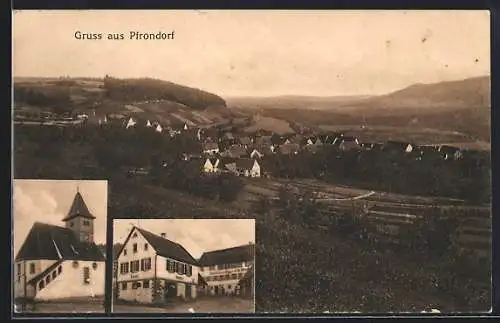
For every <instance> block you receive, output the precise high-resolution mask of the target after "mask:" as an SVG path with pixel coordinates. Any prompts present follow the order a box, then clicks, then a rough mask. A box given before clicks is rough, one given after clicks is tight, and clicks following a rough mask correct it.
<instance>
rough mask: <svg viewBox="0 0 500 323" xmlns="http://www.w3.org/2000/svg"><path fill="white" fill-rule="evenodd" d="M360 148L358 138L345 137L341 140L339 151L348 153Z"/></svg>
mask: <svg viewBox="0 0 500 323" xmlns="http://www.w3.org/2000/svg"><path fill="white" fill-rule="evenodd" d="M359 148H360V145H359V140H358V138H356V137H351V136H343V137H342V138H341V139H340V143H339V149H340V150H342V151H348V150H353V149H359Z"/></svg>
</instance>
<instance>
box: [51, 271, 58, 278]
mask: <svg viewBox="0 0 500 323" xmlns="http://www.w3.org/2000/svg"><path fill="white" fill-rule="evenodd" d="M56 276H57V271H56V270H54V271H53V272H52V279H55V278H56Z"/></svg>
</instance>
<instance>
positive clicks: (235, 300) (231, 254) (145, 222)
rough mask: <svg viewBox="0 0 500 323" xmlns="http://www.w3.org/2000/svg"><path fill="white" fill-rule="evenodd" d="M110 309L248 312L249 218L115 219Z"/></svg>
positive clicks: (250, 284)
mask: <svg viewBox="0 0 500 323" xmlns="http://www.w3.org/2000/svg"><path fill="white" fill-rule="evenodd" d="M113 239H114V245H113V250H114V252H113V253H114V255H113V256H114V272H113V305H112V311H113V312H115V313H137V312H139V313H140V312H156V313H253V312H254V311H255V306H254V303H255V292H254V291H255V278H254V273H255V266H254V264H255V220H254V219H119V220H118V219H115V220H114V223H113Z"/></svg>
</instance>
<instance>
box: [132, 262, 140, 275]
mask: <svg viewBox="0 0 500 323" xmlns="http://www.w3.org/2000/svg"><path fill="white" fill-rule="evenodd" d="M138 271H139V260H134V261H131V262H130V272H131V273H136V272H138Z"/></svg>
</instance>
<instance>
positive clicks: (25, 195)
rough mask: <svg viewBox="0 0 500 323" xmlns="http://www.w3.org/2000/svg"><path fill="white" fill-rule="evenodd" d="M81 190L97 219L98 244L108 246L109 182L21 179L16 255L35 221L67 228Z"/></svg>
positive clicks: (16, 192)
mask: <svg viewBox="0 0 500 323" xmlns="http://www.w3.org/2000/svg"><path fill="white" fill-rule="evenodd" d="M77 187H78V189H79V191H80V194H81V195H82V197H83V200H84V201H85V203H86V204H87V207H88V209H89V211H90V213H92V214H93V215H94V216H95V217H96V219H95V220H94V241H95V242H96V243H97V244H100V243H106V217H107V209H108V205H107V203H108V184H107V181H74V180H20V179H15V180H14V184H13V190H14V194H13V201H14V203H13V209H14V210H13V214H14V216H13V222H14V233H13V235H14V255H16V254H17V252H18V251H19V249H20V248H21V245H22V244H23V242H24V240H25V239H26V236H27V235H28V232H29V231H30V230H31V227H32V226H33V224H34V223H35V222H37V221H38V222H43V223H48V224H53V225H57V226H61V227H64V222H62V219H63V218H64V217H65V216H66V215H67V213H68V212H69V209H70V208H71V204H72V203H73V199H74V197H75V194H76V192H77Z"/></svg>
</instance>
